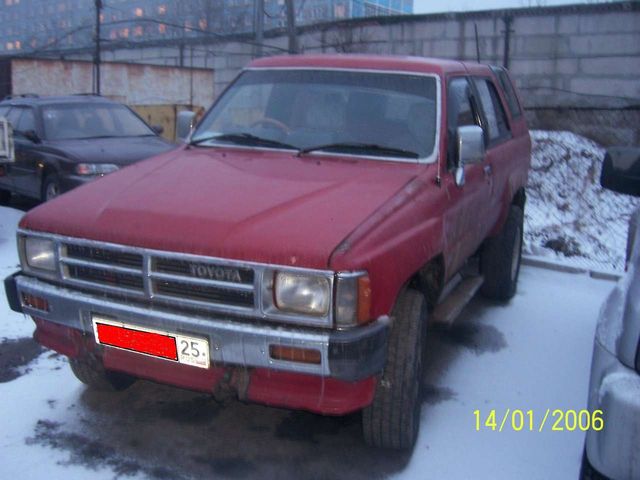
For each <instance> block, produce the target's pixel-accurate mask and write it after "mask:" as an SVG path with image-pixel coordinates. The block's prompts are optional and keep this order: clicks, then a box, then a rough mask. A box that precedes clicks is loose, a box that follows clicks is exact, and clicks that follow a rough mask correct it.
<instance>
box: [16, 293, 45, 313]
mask: <svg viewBox="0 0 640 480" xmlns="http://www.w3.org/2000/svg"><path fill="white" fill-rule="evenodd" d="M22 304H23V305H24V306H25V307H29V308H34V309H36V310H40V311H41V312H48V311H49V302H47V301H46V300H45V299H44V298H42V297H36V296H35V295H32V294H30V293H22Z"/></svg>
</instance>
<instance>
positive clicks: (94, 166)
mask: <svg viewBox="0 0 640 480" xmlns="http://www.w3.org/2000/svg"><path fill="white" fill-rule="evenodd" d="M116 170H118V166H117V165H114V164H112V163H79V164H78V165H76V173H77V174H78V175H106V174H107V173H112V172H115V171H116Z"/></svg>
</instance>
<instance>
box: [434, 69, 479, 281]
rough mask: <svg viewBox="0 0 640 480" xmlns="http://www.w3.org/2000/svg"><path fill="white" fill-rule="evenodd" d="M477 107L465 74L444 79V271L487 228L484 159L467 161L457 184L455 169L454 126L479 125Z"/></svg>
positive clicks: (469, 250)
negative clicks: (445, 137)
mask: <svg viewBox="0 0 640 480" xmlns="http://www.w3.org/2000/svg"><path fill="white" fill-rule="evenodd" d="M481 123H482V121H481V116H480V111H479V108H478V106H477V101H476V99H475V98H474V89H473V88H472V85H471V82H470V80H469V78H468V77H466V76H464V77H453V78H450V79H449V80H448V82H447V174H445V175H444V176H443V179H442V182H443V187H444V188H445V189H446V192H447V197H448V205H449V206H448V207H447V209H446V211H445V213H444V217H443V220H444V229H445V230H444V231H445V235H444V238H445V242H446V244H445V252H446V255H445V258H446V259H447V266H446V268H447V271H449V272H453V271H457V270H458V269H459V268H460V267H461V266H462V264H463V263H464V262H465V261H466V259H467V258H468V257H469V256H471V255H472V254H473V253H474V252H475V250H477V248H478V247H479V246H480V243H481V242H482V240H483V238H484V236H485V234H486V232H487V231H488V229H489V224H488V222H487V204H488V203H489V194H490V182H489V181H488V180H487V174H486V171H485V166H486V164H485V163H484V162H481V163H478V164H470V165H467V166H465V169H464V174H465V175H464V176H465V180H464V184H463V185H458V184H457V183H456V181H455V177H454V172H455V169H456V167H457V148H456V145H457V129H458V127H462V126H467V125H478V126H481Z"/></svg>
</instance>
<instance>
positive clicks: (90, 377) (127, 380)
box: [69, 358, 136, 392]
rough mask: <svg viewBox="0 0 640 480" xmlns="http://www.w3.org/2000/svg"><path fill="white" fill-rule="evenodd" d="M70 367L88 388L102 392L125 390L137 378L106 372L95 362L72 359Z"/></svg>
mask: <svg viewBox="0 0 640 480" xmlns="http://www.w3.org/2000/svg"><path fill="white" fill-rule="evenodd" d="M69 366H70V367H71V371H72V372H73V374H74V375H75V376H76V378H77V379H78V380H80V381H81V382H82V383H84V384H85V385H87V386H88V387H90V388H92V389H94V390H99V391H102V392H116V391H120V390H125V389H127V388H129V387H130V386H131V385H133V384H134V383H135V381H136V378H135V377H132V376H130V375H127V374H125V373H120V372H114V371H111V370H105V368H104V367H103V366H102V364H101V363H98V362H97V361H94V360H79V359H77V358H70V359H69Z"/></svg>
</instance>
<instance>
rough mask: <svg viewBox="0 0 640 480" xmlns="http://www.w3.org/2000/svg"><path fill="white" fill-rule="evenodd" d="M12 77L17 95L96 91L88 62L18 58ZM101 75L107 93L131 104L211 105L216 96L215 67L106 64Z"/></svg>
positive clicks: (105, 94)
mask: <svg viewBox="0 0 640 480" xmlns="http://www.w3.org/2000/svg"><path fill="white" fill-rule="evenodd" d="M11 77H12V78H11V84H12V94H14V95H19V94H22V93H36V94H39V95H68V94H74V93H90V92H91V91H92V90H93V88H92V86H93V65H92V64H91V63H89V62H84V61H64V62H62V61H53V60H30V59H16V60H13V61H12V62H11ZM101 78H102V81H101V87H102V88H101V90H102V94H103V95H104V96H106V97H109V98H112V99H113V100H117V101H119V102H122V103H126V104H129V105H195V106H206V107H208V106H209V105H211V103H212V102H213V99H214V92H213V90H212V88H211V85H212V84H213V71H212V70H204V69H178V68H175V67H172V68H168V67H163V66H155V65H131V64H122V63H106V64H104V65H103V66H102V68H101ZM192 86H193V87H192ZM191 92H193V95H192V94H191Z"/></svg>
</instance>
